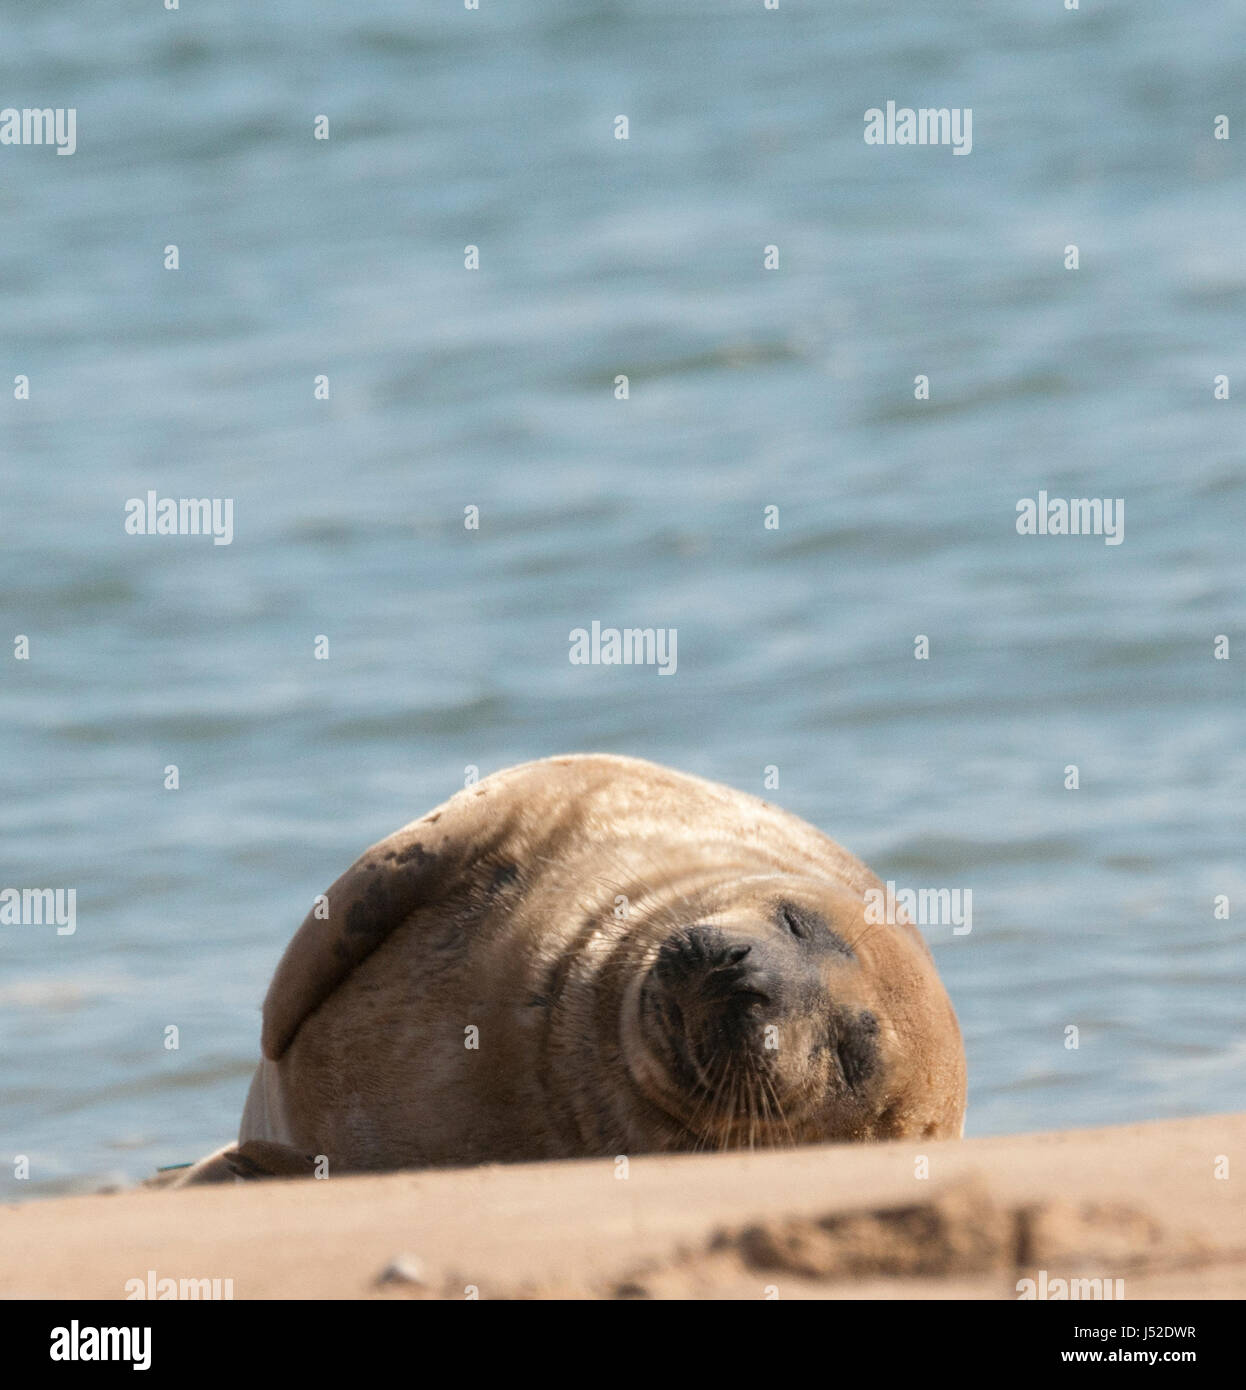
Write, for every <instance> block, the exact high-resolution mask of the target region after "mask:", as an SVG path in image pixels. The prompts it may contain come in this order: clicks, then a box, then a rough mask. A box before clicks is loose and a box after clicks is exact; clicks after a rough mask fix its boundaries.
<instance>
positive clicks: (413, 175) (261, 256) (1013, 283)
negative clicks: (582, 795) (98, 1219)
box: [0, 0, 1246, 1200]
mask: <svg viewBox="0 0 1246 1390" xmlns="http://www.w3.org/2000/svg"><path fill="white" fill-rule="evenodd" d="M0 23H2V24H3V34H4V43H3V45H2V46H0V63H2V64H3V67H2V69H0V77H2V81H0V103H3V104H11V105H16V106H19V107H20V106H28V105H39V106H44V105H48V106H73V107H75V108H76V109H77V110H78V112H79V130H78V141H79V144H78V151H77V153H76V154H75V155H74V156H73V157H72V158H63V157H58V156H56V155H54V154H53V152H52V151H50V150H47V149H33V148H24V147H3V148H0V216H2V222H0V225H2V226H3V235H2V236H0V324H2V325H3V330H4V331H3V335H2V338H0V341H2V343H3V348H2V351H0V386H3V388H4V389H2V390H0V430H2V431H3V442H4V448H3V480H2V481H3V489H2V494H0V496H2V503H0V508H2V510H0V515H2V517H3V526H4V538H5V545H4V548H3V553H2V555H0V574H2V577H3V595H4V598H3V623H2V624H0V636H2V637H3V644H2V646H3V648H4V649H7V650H3V651H0V680H2V682H3V684H2V685H0V699H2V700H3V708H4V717H3V731H2V736H3V744H2V746H0V767H2V769H3V780H2V782H0V787H2V789H3V797H2V801H3V806H2V808H0V818H2V832H3V839H2V843H3V846H4V852H3V859H2V860H0V882H2V883H3V884H4V885H17V886H35V885H39V886H66V887H68V886H73V887H76V888H77V891H78V898H79V901H78V926H77V931H76V933H75V934H73V935H72V936H70V935H65V936H58V935H57V934H56V933H55V931H54V930H52V929H50V928H46V927H3V928H0V953H2V963H3V969H2V972H0V1049H2V1052H3V1057H4V1070H3V1080H2V1083H0V1158H2V1159H3V1160H4V1161H3V1162H2V1163H0V1194H3V1198H4V1199H6V1200H14V1199H19V1198H21V1197H24V1196H28V1195H32V1194H37V1193H47V1192H53V1191H61V1190H67V1189H70V1188H75V1187H83V1186H85V1187H91V1186H94V1185H97V1184H98V1183H100V1182H101V1181H107V1180H121V1179H133V1178H136V1177H139V1176H142V1175H144V1174H146V1173H148V1172H150V1171H151V1169H152V1168H153V1167H154V1166H155V1165H157V1164H162V1163H173V1162H178V1161H181V1160H186V1159H190V1158H194V1157H197V1156H198V1155H199V1154H201V1153H202V1152H204V1151H206V1150H207V1149H208V1148H209V1147H211V1146H214V1145H215V1144H217V1143H219V1142H221V1141H223V1140H225V1139H227V1138H229V1137H230V1136H231V1135H232V1134H233V1133H234V1132H235V1126H236V1123H237V1119H238V1116H239V1113H240V1110H241V1104H242V1099H243V1096H244V1094H245V1089H246V1085H247V1079H248V1076H249V1074H250V1071H251V1068H252V1066H253V1064H254V1061H255V1058H256V1056H257V1047H258V1030H259V1005H260V1001H261V999H262V997H263V994H264V990H265V988H266V985H267V981H268V978H269V975H270V973H271V971H272V968H273V966H274V964H275V962H276V960H277V957H278V956H279V954H280V952H281V949H282V947H283V945H284V943H285V941H286V940H287V939H288V937H289V935H290V934H291V932H292V931H293V930H294V928H295V926H296V925H297V924H298V922H299V921H300V920H301V918H302V917H303V914H304V913H305V911H306V910H307V908H308V905H309V903H310V901H311V898H312V896H313V895H314V894H315V893H317V892H320V891H321V890H322V889H323V888H325V887H326V886H327V885H328V884H329V883H330V882H331V881H332V880H333V879H334V878H335V877H336V875H337V874H338V873H339V872H340V871H341V870H342V869H343V868H344V867H345V866H346V865H347V864H348V863H349V862H350V861H351V860H352V859H353V858H354V857H355V855H356V854H357V853H358V852H359V851H360V850H361V849H362V848H363V847H365V846H366V845H368V844H369V843H371V842H372V841H374V840H376V839H378V838H379V837H381V836H382V835H384V834H387V833H388V832H389V831H391V830H393V829H394V828H396V827H397V826H398V825H400V824H402V823H404V822H405V821H407V820H409V819H411V818H412V817H414V816H416V815H418V814H421V813H422V812H424V811H425V810H427V809H428V808H430V807H431V806H432V805H434V804H435V803H436V802H438V801H440V800H442V799H444V798H445V797H446V796H447V795H449V794H450V793H451V792H453V791H454V790H456V789H457V788H458V787H459V786H460V785H462V782H463V778H464V769H465V768H466V767H468V766H469V765H474V766H477V767H479V768H480V769H481V771H482V773H487V772H489V771H493V770H495V769H497V768H500V767H503V766H506V765H508V764H511V763H514V762H518V761H522V760H524V759H527V758H532V757H538V756H542V755H545V754H550V753H555V752H560V751H570V750H585V749H591V750H610V751H619V752H628V753H633V754H637V755H640V756H647V757H651V758H655V759H657V760H659V761H663V762H668V763H671V764H673V765H674V766H677V767H680V768H683V769H686V770H688V771H691V772H695V773H700V774H703V775H707V776H711V777H714V778H717V779H720V780H722V781H726V782H730V783H732V784H734V785H736V786H739V787H742V788H744V789H747V790H753V791H759V792H760V791H762V790H763V788H762V776H763V768H765V767H766V766H767V765H771V764H773V765H776V766H777V767H778V768H779V775H780V787H779V789H778V791H776V792H772V793H770V795H771V797H772V799H774V800H776V801H778V802H779V803H780V804H783V805H785V806H787V807H789V808H791V809H792V810H794V811H796V812H798V813H799V814H801V815H804V816H806V817H807V818H809V819H810V820H812V821H813V822H814V823H816V824H818V825H819V826H821V827H822V828H824V829H825V830H827V831H828V832H829V833H831V834H832V835H833V836H835V837H836V838H837V839H839V840H841V841H842V842H843V843H844V844H846V845H847V846H848V847H849V848H851V849H852V850H853V851H854V852H856V853H858V854H860V855H861V856H862V857H863V858H865V859H866V860H867V861H868V862H869V863H870V864H871V865H872V866H873V867H874V868H875V869H876V870H877V871H878V872H879V873H880V875H881V876H882V877H884V878H891V879H894V880H896V881H897V882H898V883H900V884H901V885H906V884H908V885H914V886H944V885H946V886H956V887H969V888H971V889H972V890H973V893H974V917H973V931H972V933H971V934H970V935H968V936H954V935H953V934H952V933H951V931H950V930H949V929H947V928H934V929H932V930H931V932H930V939H931V941H932V944H933V946H934V949H935V951H936V955H937V958H938V961H939V965H940V969H941V970H942V972H943V975H944V978H945V979H946V981H947V984H948V988H949V990H950V992H951V994H952V997H953V999H954V1001H955V1004H956V1006H957V1009H958V1011H959V1014H960V1018H961V1021H962V1024H963V1027H964V1031H965V1036H966V1042H967V1046H968V1052H969V1064H970V1079H971V1105H970V1112H969V1122H968V1132H969V1133H971V1134H985V1133H992V1132H1004V1131H1017V1130H1027V1129H1037V1128H1044V1127H1057V1126H1065V1125H1085V1124H1094V1123H1100V1122H1110V1121H1126V1120H1142V1119H1151V1118H1156V1117H1161V1116H1169V1115H1187V1114H1198V1113H1203V1112H1214V1111H1218V1110H1226V1109H1233V1108H1240V1107H1241V1106H1242V1105H1243V1103H1244V1102H1243V1090H1242V1080H1241V1077H1242V1071H1243V1062H1244V1061H1246V1040H1244V1035H1243V1026H1242V998H1243V985H1244V983H1246V966H1244V964H1243V930H1242V926H1241V922H1242V919H1243V916H1244V915H1246V871H1244V870H1243V864H1242V854H1241V850H1242V832H1243V826H1244V818H1243V810H1244V807H1243V794H1242V787H1243V782H1244V773H1246V758H1244V755H1243V748H1244V746H1246V741H1244V740H1243V732H1244V728H1243V725H1244V716H1243V700H1242V694H1243V686H1242V676H1241V671H1242V662H1243V651H1242V644H1243V643H1246V630H1244V628H1243V600H1242V595H1243V580H1244V578H1246V559H1244V558H1243V557H1244V555H1246V548H1244V547H1243V545H1242V543H1241V536H1242V533H1243V530H1244V529H1246V471H1244V469H1243V445H1242V437H1243V432H1242V424H1241V405H1240V400H1241V398H1242V397H1243V395H1244V394H1246V380H1244V379H1242V357H1241V349H1242V336H1241V323H1242V313H1243V310H1244V309H1246V264H1244V261H1243V255H1242V245H1243V206H1242V193H1241V188H1242V174H1243V161H1242V157H1241V155H1240V153H1239V151H1240V148H1241V144H1242V141H1243V139H1244V138H1246V130H1242V129H1241V128H1237V129H1234V130H1233V131H1232V138H1231V139H1230V140H1228V141H1216V140H1214V139H1213V138H1212V122H1213V119H1214V117H1215V116H1216V114H1218V113H1221V112H1225V113H1228V114H1229V115H1230V117H1231V119H1232V120H1233V121H1238V120H1239V119H1240V118H1241V113H1240V94H1241V91H1242V90H1243V89H1244V88H1246V80H1244V79H1246V57H1244V56H1243V55H1244V54H1246V44H1244V43H1243V38H1244V37H1246V17H1243V15H1242V14H1241V11H1240V8H1239V7H1237V6H1235V5H1233V4H1230V3H1228V2H1227V0H1225V2H1224V3H1216V2H1215V0H1212V3H1209V4H1205V5H1199V6H1192V5H1151V6H1147V5H1127V4H1124V3H1115V4H1113V3H1108V4H1101V5H1100V4H1096V5H1094V6H1087V7H1086V8H1085V10H1084V11H1083V12H1079V13H1068V12H1065V11H1064V10H1062V9H1061V8H1060V6H1059V5H1058V4H1057V3H1055V0H1052V3H1050V4H1048V5H1046V6H1020V7H1007V12H1001V11H999V10H998V9H997V7H988V6H986V5H976V4H949V5H940V6H937V7H933V6H928V5H916V4H912V3H897V4H892V5H889V6H888V7H886V9H885V10H883V9H880V8H879V7H878V6H876V5H867V4H853V5H837V6H834V7H829V6H826V5H820V4H819V5H814V4H812V3H800V0H782V5H781V9H780V10H779V11H778V12H767V11H765V10H764V9H763V7H762V5H761V0H755V2H754V0H747V2H746V0H724V3H720V4H716V5H709V4H689V5H683V6H675V5H672V4H670V3H669V0H629V3H626V4H624V3H622V2H621V0H620V2H619V3H606V0H597V2H596V3H595V2H594V0H521V2H519V3H517V2H516V0H511V3H509V4H506V5H502V4H499V3H497V0H482V9H481V10H480V11H479V12H474V13H473V12H466V11H462V12H460V11H459V10H458V9H456V7H455V5H454V4H453V3H447V4H439V5H433V4H424V5H414V6H413V5H411V4H410V3H409V2H408V0H401V3H400V0H369V4H368V5H367V6H364V7H361V6H359V5H357V4H355V3H347V2H346V0H334V3H321V4H318V5H316V6H314V7H308V6H306V5H305V4H300V3H297V0H273V2H272V3H270V4H268V5H265V6H255V5H253V4H251V3H249V0H222V2H221V3H216V4H213V5H195V4H189V5H186V6H184V8H183V10H182V11H181V12H178V13H166V12H164V11H163V10H162V9H161V8H160V6H159V5H157V4H156V3H155V2H154V0H131V2H130V3H123V4H118V5H116V6H109V7H100V6H98V5H94V4H88V3H87V0H78V3H70V4H67V5H64V6H57V7H51V6H46V7H33V6H30V5H28V4H17V3H4V4H2V5H0ZM888 99H893V100H895V101H896V102H897V103H898V104H900V105H904V104H910V105H948V106H961V107H964V106H970V107H972V108H973V111H974V126H973V134H974V146H973V151H972V153H971V154H970V155H969V156H968V157H958V156H955V155H953V154H952V152H951V150H950V149H946V148H921V149H912V148H897V147H890V148H876V147H872V146H867V145H866V144H865V143H864V141H863V138H862V131H863V113H864V112H865V111H866V110H867V109H868V108H870V107H873V106H876V105H878V106H882V105H885V103H886V101H887V100H888ZM620 113H624V114H627V115H628V117H629V121H630V139H629V140H627V141H626V142H624V141H619V140H615V139H614V138H613V133H614V126H613V122H614V118H615V116H616V115H618V114H620ZM319 114H327V115H328V116H329V117H330V121H331V126H330V130H331V139H330V140H328V141H327V142H324V141H320V142H317V141H315V140H313V139H312V125H313V120H314V118H315V117H316V116H317V115H319ZM1070 243H1074V244H1076V245H1077V246H1078V247H1079V252H1080V258H1081V268H1080V269H1079V270H1077V271H1075V272H1073V271H1068V270H1066V269H1065V268H1064V263H1063V262H1064V254H1065V251H1064V248H1065V246H1066V245H1068V244H1070ZM170 244H176V245H177V246H178V247H179V251H180V257H181V266H182V268H181V269H180V270H179V271H177V272H176V273H174V272H170V271H166V270H165V269H164V268H163V263H162V262H163V256H164V248H165V247H166V246H167V245H170ZM468 244H472V245H476V246H478V247H479V248H480V260H481V268H480V270H479V271H476V272H468V271H466V270H465V269H464V267H463V261H464V248H465V247H466V246H467V245H468ZM769 244H775V245H777V246H778V247H779V250H780V269H779V270H778V271H774V272H766V271H764V270H763V269H762V256H763V248H764V247H765V246H767V245H769ZM1220 372H1225V373H1228V374H1229V375H1230V378H1231V383H1232V384H1231V390H1232V395H1231V397H1230V399H1229V400H1228V401H1216V400H1214V399H1213V377H1214V376H1215V375H1216V374H1217V373H1220ZM19 373H20V374H26V375H28V376H29V378H30V381H31V398H30V400H29V401H24V402H19V401H16V400H13V399H11V397H12V391H11V389H9V388H8V382H9V381H11V380H12V379H13V377H15V376H16V375H18V374H19ZM320 373H325V374H328V376H329V378H330V383H331V385H330V391H331V397H330V400H329V401H327V402H326V401H316V400H315V399H314V398H313V383H314V378H315V377H316V376H317V374H320ZM620 373H625V374H626V375H627V376H628V377H629V379H630V399H629V400H627V401H626V402H624V401H618V400H616V399H615V398H614V389H613V383H614V379H615V377H616V376H617V375H618V374H620ZM918 374H926V375H928V376H929V378H930V382H931V399H930V400H929V401H926V402H922V401H917V400H915V399H914V384H913V383H914V378H915V376H917V375H918ZM149 488H153V489H156V490H157V491H158V492H159V493H160V494H161V495H163V496H172V497H181V496H195V497H230V498H233V499H234V500H235V533H236V534H235V539H234V541H233V544H232V545H229V546H220V547H216V546H213V545H212V544H211V543H210V542H208V541H206V540H204V539H202V538H198V539H196V538H190V537H186V538H167V537H133V536H128V535H126V534H125V532H124V530H123V516H124V512H123V508H124V503H125V501H126V499H128V498H130V497H134V496H143V495H144V494H145V493H146V491H147V490H148V489H149ZM1040 488H1045V489H1046V490H1047V491H1048V492H1049V493H1050V494H1051V495H1052V496H1064V497H1067V496H1091V497H1111V498H1115V497H1124V498H1125V499H1126V513H1125V521H1126V530H1125V541H1124V543H1123V544H1121V545H1119V546H1107V545H1105V544H1104V543H1103V540H1102V539H1101V538H1095V537H1082V538H1054V537H1049V538H1036V537H1021V536H1018V535H1017V533H1016V530H1015V526H1014V518H1015V507H1016V503H1017V500H1018V499H1019V498H1021V497H1033V496H1035V495H1036V493H1037V491H1038V490H1039V489H1040ZM771 504H773V505H777V506H778V507H779V508H780V522H781V524H780V529H779V530H778V531H777V532H776V531H768V530H766V529H765V528H764V527H763V524H762V523H763V509H764V508H765V507H766V506H767V505H771ZM473 505H474V506H477V507H479V508H480V517H481V522H480V529H479V531H476V532H472V531H468V530H465V528H464V526H463V517H464V508H465V507H467V506H473ZM594 618H596V619H599V620H601V621H602V622H603V623H605V624H611V623H614V624H622V625H646V626H666V627H675V628H677V629H678V633H679V668H678V673H677V675H675V676H674V677H673V678H665V677H660V676H659V675H658V674H657V672H656V671H654V670H652V669H645V668H628V669H623V668H593V667H588V668H584V667H576V666H572V665H570V663H569V661H568V656H567V652H568V643H567V634H568V632H569V631H570V630H571V629H572V628H574V627H578V626H587V625H588V624H589V623H590V622H591V621H592V620H593V619H594ZM19 633H21V634H26V635H28V636H29V638H30V641H31V659H30V660H29V661H27V662H21V661H16V660H14V659H12V657H11V651H12V648H11V645H10V644H11V642H12V637H13V636H14V635H16V634H19ZM919 633H923V634H926V635H927V636H928V637H929V639H930V644H931V657H930V660H929V661H924V662H921V661H916V660H915V659H914V656H913V651H914V639H915V637H916V636H917V634H919ZM320 634H324V635H326V636H328V637H329V639H330V658H329V660H327V661H317V660H314V659H313V642H314V640H315V638H316V637H317V636H318V635H320ZM1217 634H1227V635H1228V636H1229V637H1230V638H1231V641H1232V643H1233V644H1234V645H1233V647H1232V658H1231V659H1230V660H1229V661H1215V660H1213V659H1212V645H1213V640H1214V638H1215V636H1216V635H1217ZM169 764H176V765H177V767H178V768H179V771H180V780H181V786H180V789H179V790H177V791H175V792H174V791H166V790H165V789H164V787H163V779H164V769H165V767H166V766H167V765H169ZM1068 764H1077V766H1078V767H1079V769H1080V778H1081V786H1080V789H1079V790H1077V791H1068V790H1065V787H1064V775H1065V774H1064V769H1065V767H1066V765H1068ZM1217 894H1226V895H1228V897H1229V899H1230V900H1231V902H1232V905H1233V912H1234V915H1233V916H1232V917H1231V918H1230V919H1229V920H1227V921H1224V920H1216V919H1215V918H1214V917H1213V900H1214V898H1215V896H1216V895H1217ZM169 1025H175V1026H176V1027H177V1029H178V1030H179V1034H180V1047H179V1048H178V1049H177V1050H167V1049H166V1048H165V1046H164V1040H165V1029H166V1028H167V1027H168V1026H169ZM1069 1025H1073V1026H1076V1027H1077V1028H1078V1029H1079V1030H1080V1046H1079V1048H1078V1049H1077V1050H1071V1049H1068V1048H1066V1046H1065V1037H1066V1034H1065V1030H1066V1028H1067V1027H1068V1026H1069ZM16 1154H25V1155H27V1156H28V1157H29V1160H30V1165H31V1178H30V1180H29V1181H26V1182H21V1181H16V1180H14V1179H13V1178H12V1176H11V1165H10V1157H11V1156H12V1155H16Z"/></svg>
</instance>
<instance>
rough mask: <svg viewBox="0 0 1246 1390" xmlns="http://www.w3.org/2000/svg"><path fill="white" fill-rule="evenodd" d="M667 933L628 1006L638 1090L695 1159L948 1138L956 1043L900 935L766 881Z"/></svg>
mask: <svg viewBox="0 0 1246 1390" xmlns="http://www.w3.org/2000/svg"><path fill="white" fill-rule="evenodd" d="M724 897H725V898H726V899H727V900H726V901H725V902H723V903H721V904H719V905H718V906H717V909H716V910H711V911H710V912H708V913H706V914H705V915H704V917H703V918H702V919H701V920H696V921H692V922H689V923H687V924H682V923H681V924H680V925H678V926H675V927H672V928H671V929H670V930H669V932H668V934H666V935H665V937H664V939H662V940H661V941H660V942H659V943H655V945H656V949H654V948H653V947H652V946H651V955H652V961H651V964H650V965H649V968H648V970H647V972H646V973H645V974H644V975H643V977H642V978H641V980H640V982H639V984H638V987H637V988H636V989H635V990H634V992H633V998H632V1000H631V1002H630V1008H631V1010H632V1016H633V1022H632V1026H631V1027H630V1028H628V1029H626V1033H627V1034H628V1035H629V1037H630V1046H628V1047H627V1048H625V1052H626V1053H627V1056H628V1060H629V1065H630V1069H631V1072H632V1076H633V1079H634V1080H635V1081H636V1083H637V1084H638V1085H639V1086H640V1088H641V1089H642V1090H643V1091H644V1092H645V1094H646V1095H647V1096H648V1098H649V1099H650V1100H651V1101H652V1102H653V1103H655V1104H657V1105H658V1106H660V1107H661V1108H662V1109H663V1110H665V1111H666V1112H667V1114H668V1115H670V1116H671V1117H672V1118H673V1119H675V1120H676V1121H677V1122H678V1123H679V1124H680V1125H682V1126H683V1127H685V1128H686V1130H688V1131H689V1132H690V1137H691V1139H692V1146H693V1147H707V1148H715V1147H721V1148H734V1147H741V1146H745V1147H752V1146H755V1145H772V1144H773V1145H777V1144H786V1143H809V1142H818V1141H819V1140H822V1141H831V1140H861V1139H886V1138H906V1137H912V1138H930V1137H934V1138H941V1137H955V1136H956V1135H958V1134H959V1133H960V1132H961V1129H962V1126H963V1120H964V1108H965V1063H964V1052H963V1047H962V1044H961V1038H960V1030H959V1028H958V1026H957V1023H956V1017H955V1014H954V1013H953V1011H952V1006H951V1004H950V1002H949V1000H948V998H947V995H946V993H945V992H944V989H943V986H942V984H941V983H940V981H939V978H938V976H937V974H936V972H935V969H934V965H933V963H932V961H931V958H930V952H929V950H928V949H927V947H926V944H925V942H924V941H923V940H922V939H921V937H920V936H919V935H918V933H917V932H916V930H915V929H914V928H913V927H912V926H910V925H909V924H907V923H906V922H900V923H886V922H884V923H869V922H867V921H866V920H865V913H864V901H863V898H862V896H860V895H857V894H854V893H851V892H849V891H848V890H846V889H843V888H840V887H838V886H828V885H827V884H826V883H824V882H819V881H815V880H806V879H798V878H794V877H793V878H788V877H786V876H783V877H779V876H771V875H767V876H765V877H764V878H762V879H759V880H755V881H752V882H745V883H743V884H740V883H736V884H733V885H731V888H730V891H729V892H728V893H726V894H725V895H724Z"/></svg>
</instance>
